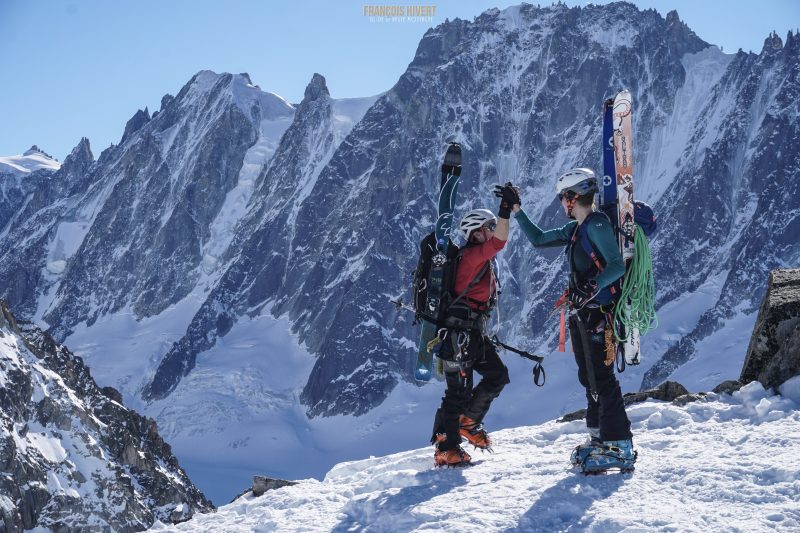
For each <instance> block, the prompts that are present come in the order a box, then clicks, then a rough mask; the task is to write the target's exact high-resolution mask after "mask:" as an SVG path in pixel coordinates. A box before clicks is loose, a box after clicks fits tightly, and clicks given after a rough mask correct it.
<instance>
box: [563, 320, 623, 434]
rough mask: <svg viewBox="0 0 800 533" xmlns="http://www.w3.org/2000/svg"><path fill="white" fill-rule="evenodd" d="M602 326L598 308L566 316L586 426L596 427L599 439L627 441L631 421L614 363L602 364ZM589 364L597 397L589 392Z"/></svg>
mask: <svg viewBox="0 0 800 533" xmlns="http://www.w3.org/2000/svg"><path fill="white" fill-rule="evenodd" d="M578 321H581V324H579V323H578ZM606 327H607V325H606V317H605V313H603V311H602V310H601V309H600V308H592V309H582V310H581V311H579V312H578V314H577V315H572V316H571V317H570V319H569V335H570V339H571V340H572V351H573V352H574V353H575V362H576V363H578V380H579V381H580V382H581V385H583V386H584V387H585V388H586V400H587V402H588V405H587V409H586V427H590V428H600V438H601V439H602V440H604V441H608V440H627V439H630V438H631V436H632V435H631V423H630V421H629V420H628V414H627V413H626V412H625V403H624V402H623V401H622V390H621V389H620V386H619V381H617V376H616V374H615V373H614V364H611V365H608V366H606V364H605V359H606V348H605V328H606ZM608 327H610V326H608ZM589 364H591V369H592V370H594V381H595V385H596V392H597V399H595V398H594V397H593V395H592V391H591V386H590V378H591V376H590V372H589Z"/></svg>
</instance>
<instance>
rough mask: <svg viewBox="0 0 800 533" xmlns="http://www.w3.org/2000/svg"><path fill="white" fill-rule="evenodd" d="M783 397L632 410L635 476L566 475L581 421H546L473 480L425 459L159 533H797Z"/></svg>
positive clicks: (794, 435) (395, 462) (756, 388)
mask: <svg viewBox="0 0 800 533" xmlns="http://www.w3.org/2000/svg"><path fill="white" fill-rule="evenodd" d="M781 392H782V394H783V395H782V396H779V395H774V394H773V391H772V390H766V391H765V390H764V388H763V387H762V386H761V385H760V384H759V383H757V382H753V383H750V384H749V385H747V386H745V387H744V388H743V389H742V390H740V391H739V392H735V393H734V394H732V395H728V394H721V395H716V394H711V395H709V396H708V397H707V398H706V400H705V401H699V402H696V403H691V404H688V405H686V406H684V407H678V406H675V405H672V404H671V403H664V402H656V401H648V402H645V403H641V404H636V405H634V406H631V407H630V408H629V410H628V413H629V416H630V418H631V421H632V423H633V431H634V435H635V436H634V442H635V444H636V447H637V448H638V451H639V460H638V462H637V466H636V472H634V473H633V474H624V475H619V474H611V475H608V476H599V477H585V476H583V475H582V474H580V473H579V472H578V471H576V470H575V469H573V468H572V467H571V466H570V464H569V453H570V450H571V448H572V447H573V446H574V445H575V444H577V443H579V442H581V441H582V440H583V438H584V427H583V421H576V422H570V423H558V422H554V421H551V422H547V423H544V424H542V425H539V426H530V427H519V428H515V429H507V430H503V431H498V432H495V433H494V434H493V437H494V440H495V453H494V454H480V453H476V454H474V455H473V457H474V459H475V465H474V466H472V467H470V468H466V469H436V468H433V466H432V464H433V461H432V450H431V448H422V449H417V450H410V451H406V452H402V453H398V454H394V455H389V456H385V457H371V458H369V459H365V460H362V461H356V462H350V463H341V464H339V465H336V466H335V467H334V468H333V469H331V471H330V472H329V473H328V474H327V476H325V479H324V480H322V481H317V480H314V479H307V480H303V481H301V482H300V483H299V484H297V485H294V486H290V487H284V488H281V489H277V490H273V491H268V492H267V493H266V494H264V495H263V496H261V497H253V496H252V494H250V493H248V494H246V495H244V496H242V497H241V498H239V499H237V500H236V501H235V502H233V503H231V504H229V505H226V506H224V507H221V508H220V509H219V510H218V512H216V513H211V514H207V515H199V516H196V517H195V518H194V519H192V520H191V521H189V522H186V523H183V524H180V525H177V526H165V525H163V524H161V523H156V524H155V525H154V526H153V528H152V530H154V531H161V532H167V531H175V532H178V531H226V532H244V531H264V532H266V531H270V532H278V531H342V532H343V531H392V532H394V531H454V532H455V531H458V532H460V531H468V530H479V531H486V532H488V531H548V532H550V531H627V532H632V531H703V532H706V531H798V530H800V460H798V459H797V450H798V449H800V376H797V377H795V378H793V379H791V380H789V381H788V382H787V383H785V384H784V385H783V387H782V388H781Z"/></svg>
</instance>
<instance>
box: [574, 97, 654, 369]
mask: <svg viewBox="0 0 800 533" xmlns="http://www.w3.org/2000/svg"><path fill="white" fill-rule="evenodd" d="M632 118H633V102H632V98H631V94H630V92H628V91H624V90H623V91H620V92H619V93H618V94H617V95H616V96H615V97H614V98H610V99H608V100H606V101H605V102H604V103H603V140H602V148H603V174H604V175H603V188H602V191H601V200H602V207H601V209H602V211H603V212H604V213H605V214H606V216H608V218H609V220H611V223H612V226H613V227H614V229H615V230H616V232H617V234H618V237H619V244H620V252H621V253H622V257H623V261H624V263H625V274H624V275H623V278H622V280H621V285H618V286H617V287H618V288H619V293H618V294H617V295H615V296H616V298H615V299H614V303H615V305H614V309H613V313H612V320H611V323H612V330H613V334H614V335H613V337H614V338H613V339H611V338H610V337H607V338H606V344H607V348H610V347H612V346H613V345H614V344H616V345H617V346H619V352H618V355H619V356H620V357H619V360H618V362H617V368H618V369H619V370H620V371H622V370H624V368H625V364H626V362H627V363H628V364H639V336H640V335H643V334H645V333H647V331H649V330H650V329H652V328H653V327H655V325H656V324H657V317H656V315H655V282H654V278H653V269H652V260H651V256H650V249H649V244H648V241H647V237H650V236H652V235H653V234H654V233H655V231H656V218H655V215H654V214H653V210H652V209H651V208H650V206H649V205H647V204H645V203H644V202H640V201H635V200H634V196H633V192H634V172H633V155H632V145H633V121H632ZM582 246H583V244H582ZM618 283H619V282H618ZM613 341H616V343H614V342H613Z"/></svg>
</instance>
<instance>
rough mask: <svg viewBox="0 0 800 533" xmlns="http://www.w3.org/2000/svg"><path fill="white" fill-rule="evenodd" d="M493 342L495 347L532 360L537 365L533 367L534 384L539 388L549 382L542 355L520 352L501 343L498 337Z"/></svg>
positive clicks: (493, 338)
mask: <svg viewBox="0 0 800 533" xmlns="http://www.w3.org/2000/svg"><path fill="white" fill-rule="evenodd" d="M491 340H492V344H494V345H495V346H499V347H500V348H503V349H504V350H508V351H509V352H513V353H515V354H517V355H519V356H520V357H524V358H525V359H530V360H531V361H533V362H534V363H536V364H535V365H533V383H534V384H535V385H536V386H537V387H544V384H545V382H546V381H547V376H546V375H545V372H544V367H543V366H542V361H544V357H542V356H541V355H533V354H531V353H528V352H526V351H524V350H520V349H518V348H514V347H513V346H509V345H508V344H505V343H503V342H500V339H498V338H497V335H494V336H493V337H492V339H491ZM540 381H541V383H540Z"/></svg>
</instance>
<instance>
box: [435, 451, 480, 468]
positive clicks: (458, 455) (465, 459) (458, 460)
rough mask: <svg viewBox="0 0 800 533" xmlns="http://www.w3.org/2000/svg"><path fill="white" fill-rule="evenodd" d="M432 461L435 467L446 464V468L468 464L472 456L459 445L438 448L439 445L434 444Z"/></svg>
mask: <svg viewBox="0 0 800 533" xmlns="http://www.w3.org/2000/svg"><path fill="white" fill-rule="evenodd" d="M433 461H434V464H435V465H436V466H437V467H440V466H446V467H448V468H455V467H459V466H469V465H470V463H471V461H472V457H470V455H469V454H468V453H467V452H465V451H464V449H463V448H461V446H456V447H455V448H450V449H449V450H440V449H439V446H436V451H435V452H434V454H433Z"/></svg>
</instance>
